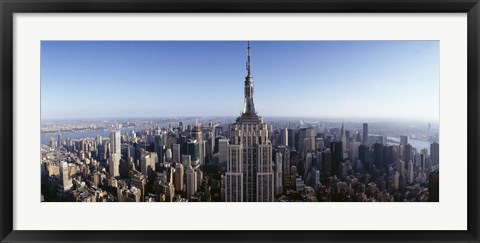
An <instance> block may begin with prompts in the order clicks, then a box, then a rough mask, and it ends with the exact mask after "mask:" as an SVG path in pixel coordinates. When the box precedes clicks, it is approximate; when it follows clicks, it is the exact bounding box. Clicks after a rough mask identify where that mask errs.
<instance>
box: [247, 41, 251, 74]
mask: <svg viewBox="0 0 480 243" xmlns="http://www.w3.org/2000/svg"><path fill="white" fill-rule="evenodd" d="M247 52H248V59H247V72H248V77H250V74H251V73H250V70H251V66H250V41H248V42H247Z"/></svg>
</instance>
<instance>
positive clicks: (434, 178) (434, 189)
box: [428, 171, 440, 202]
mask: <svg viewBox="0 0 480 243" xmlns="http://www.w3.org/2000/svg"><path fill="white" fill-rule="evenodd" d="M439 183H440V178H439V174H438V171H432V172H430V175H429V176H428V201H429V202H438V201H439V200H440V196H439V193H440V190H439Z"/></svg>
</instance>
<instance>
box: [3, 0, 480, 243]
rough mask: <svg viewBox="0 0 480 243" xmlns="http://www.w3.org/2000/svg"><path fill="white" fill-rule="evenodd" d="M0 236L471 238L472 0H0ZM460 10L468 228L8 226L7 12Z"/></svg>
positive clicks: (475, 34) (476, 9) (474, 174)
mask: <svg viewBox="0 0 480 243" xmlns="http://www.w3.org/2000/svg"><path fill="white" fill-rule="evenodd" d="M0 11H1V31H0V35H1V36H0V39H1V43H0V44H1V63H0V64H1V65H0V73H1V82H0V89H1V97H0V100H1V106H0V109H1V110H0V115H1V121H0V124H1V128H0V144H1V146H0V173H1V175H0V180H1V187H0V198H1V200H0V208H1V209H0V210H1V212H0V213H1V215H0V224H1V227H0V239H1V241H2V242H20V241H22V242H37V241H44V242H53V241H60V242H67V241H77V242H79V241H80V242H83V241H85V242H107V241H110V242H121V241H133V242H155V241H159V242H170V241H180V242H185V241H187V242H191V241H204V242H207V241H208V242H234V241H235V242H266V241H271V242H276V241H278V242H305V241H319V242H320V241H321V242H341V241H342V242H346V241H359V242H360V241H364V242H372V241H382V242H383V241H397V242H398V241H401V242H409V241H412V242H413V241H415V242H440V241H441V242H479V229H480V228H479V224H478V222H479V214H478V208H479V179H478V177H479V175H480V170H479V166H478V163H479V157H478V154H479V151H480V146H479V145H480V143H479V138H480V134H479V130H478V123H479V121H478V114H479V113H480V110H479V106H478V104H479V103H480V97H479V95H478V94H479V85H478V82H479V81H480V80H479V72H478V70H479V68H480V62H479V35H480V34H479V28H480V25H479V22H480V19H479V15H480V4H479V0H403V1H399V0H336V1H335V0H300V1H295V0H230V1H227V0H142V1H135V0H84V1H79V0H73V1H67V0H0ZM36 12H38V13H46V12H48V13H60V12H62V13H85V12H95V13H130V12H137V13H146V12H149V13H152V12H155V13H157V12H159V13H162V12H165V13H186V12H188V13H200V12H210V13H220V12H221V13H241V12H248V13H316V12H330V13H332V12H342V13H360V12H362V13H365V12H366V13H405V12H407V13H408V12H416V13H418V12H425V13H436V12H444V13H452V12H457V13H467V14H468V15H467V16H468V17H467V18H468V20H467V22H468V76H467V77H468V93H467V94H468V107H467V109H468V138H467V139H468V148H467V149H468V178H467V179H468V188H467V189H468V198H467V200H468V219H467V220H468V222H467V224H468V229H467V230H466V231H341V229H339V230H338V231H213V232H212V231H83V230H82V231H20V230H13V220H14V219H13V207H14V205H13V201H12V198H13V163H14V161H13V142H12V141H14V140H15V138H14V137H13V131H12V130H13V127H14V122H13V105H14V104H13V86H14V85H13V15H14V13H36Z"/></svg>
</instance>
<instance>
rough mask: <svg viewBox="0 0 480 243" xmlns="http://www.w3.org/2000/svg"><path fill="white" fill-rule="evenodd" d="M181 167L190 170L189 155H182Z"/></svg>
mask: <svg viewBox="0 0 480 243" xmlns="http://www.w3.org/2000/svg"><path fill="white" fill-rule="evenodd" d="M182 165H183V167H184V168H185V169H187V168H190V167H191V166H192V165H191V156H190V155H189V154H183V155H182Z"/></svg>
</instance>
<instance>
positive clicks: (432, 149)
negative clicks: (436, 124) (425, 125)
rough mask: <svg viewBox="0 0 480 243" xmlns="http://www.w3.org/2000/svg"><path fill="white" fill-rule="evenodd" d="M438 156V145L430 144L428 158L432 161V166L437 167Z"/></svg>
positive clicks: (435, 143)
mask: <svg viewBox="0 0 480 243" xmlns="http://www.w3.org/2000/svg"><path fill="white" fill-rule="evenodd" d="M429 125H430V124H429ZM439 155H440V150H439V145H438V143H437V142H433V143H432V144H430V157H431V159H432V165H438V163H439V160H440V158H439Z"/></svg>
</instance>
